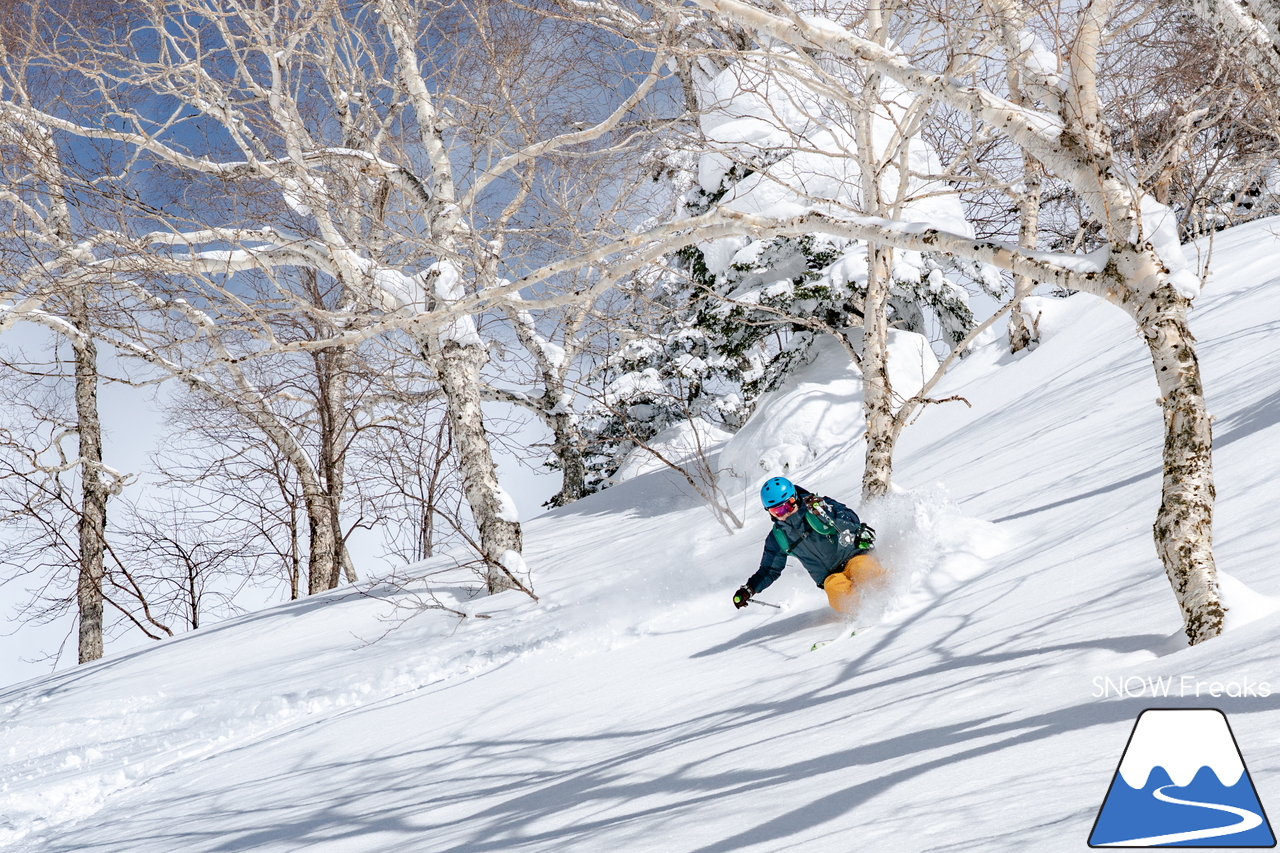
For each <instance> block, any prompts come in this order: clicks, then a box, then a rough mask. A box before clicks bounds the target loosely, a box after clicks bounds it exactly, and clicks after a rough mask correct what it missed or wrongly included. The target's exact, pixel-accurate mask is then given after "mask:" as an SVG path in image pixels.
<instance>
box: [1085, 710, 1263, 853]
mask: <svg viewBox="0 0 1280 853" xmlns="http://www.w3.org/2000/svg"><path fill="white" fill-rule="evenodd" d="M1089 846H1090V847H1275V846H1276V837H1275V835H1274V834H1273V833H1272V832H1271V824H1270V823H1269V822H1268V821H1267V815H1266V813H1265V812H1264V811H1263V810H1262V803H1261V802H1260V801H1259V800H1258V793H1257V791H1255V790H1254V787H1253V780H1252V779H1250V778H1249V771H1248V769H1247V768H1246V767H1245V766H1244V757H1243V756H1242V755H1241V754H1240V747H1239V746H1238V745H1237V744H1236V739H1235V735H1234V734H1232V732H1231V727H1230V726H1229V725H1228V724H1227V717H1226V715H1225V714H1223V713H1222V712H1221V711H1219V710H1218V709H1216V708H1149V709H1147V710H1146V711H1143V712H1142V713H1141V714H1139V715H1138V720H1137V722H1136V723H1134V724H1133V733H1132V734H1131V735H1129V743H1128V744H1127V745H1126V746H1125V748H1124V754H1123V755H1122V756H1121V758H1120V766H1119V767H1117V768H1116V772H1115V775H1114V776H1113V777H1112V779H1111V787H1110V788H1109V789H1107V798H1106V799H1105V800H1103V802H1102V808H1101V809H1100V810H1099V811H1098V818H1097V820H1095V821H1094V823H1093V832H1091V833H1090V834H1089Z"/></svg>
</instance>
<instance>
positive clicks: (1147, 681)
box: [1092, 675, 1271, 699]
mask: <svg viewBox="0 0 1280 853" xmlns="http://www.w3.org/2000/svg"><path fill="white" fill-rule="evenodd" d="M1092 695H1093V698H1095V699H1136V698H1139V697H1142V696H1147V697H1154V696H1159V697H1165V696H1179V697H1185V696H1198V697H1206V696H1207V697H1212V698H1215V699H1216V698H1219V697H1221V696H1230V697H1232V698H1240V697H1246V698H1247V697H1257V698H1264V697H1267V696H1270V695H1271V683H1270V682H1267V681H1254V680H1252V679H1251V678H1249V677H1248V676H1243V677H1240V678H1236V679H1233V680H1230V681H1225V680H1205V679H1201V678H1197V677H1196V676H1194V675H1180V676H1172V675H1170V676H1155V677H1152V676H1140V675H1129V676H1123V675H1122V676H1116V677H1112V676H1103V675H1097V676H1094V678H1093V694H1092Z"/></svg>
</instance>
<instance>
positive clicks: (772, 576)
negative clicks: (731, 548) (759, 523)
mask: <svg viewBox="0 0 1280 853" xmlns="http://www.w3.org/2000/svg"><path fill="white" fill-rule="evenodd" d="M796 494H797V495H798V496H799V498H800V506H801V511H799V512H794V513H792V514H791V517H790V518H787V519H786V520H784V521H777V520H775V521H774V523H773V529H770V531H769V535H767V536H766V537H765V539H764V555H763V556H762V557H761V558H760V569H759V570H758V571H757V572H756V573H755V574H754V575H752V576H751V577H750V579H748V580H747V587H748V588H749V589H750V590H751V593H752V594H753V595H754V594H755V593H757V592H760V591H761V590H763V589H766V588H768V586H769V584H771V583H773V582H774V581H776V580H777V579H778V575H780V574H782V570H783V569H784V568H785V567H786V565H787V554H786V553H785V552H784V551H783V549H782V547H781V545H780V544H779V542H778V537H777V535H776V534H775V533H774V532H773V531H774V530H781V531H782V532H783V533H784V534H785V535H786V537H787V543H788V544H789V545H790V548H789V549H788V550H789V551H790V553H791V556H793V557H796V558H797V559H799V560H800V563H801V565H803V566H804V567H805V570H806V571H808V572H809V577H811V578H813V582H814V583H816V584H817V585H818V586H822V582H823V581H825V580H826V579H827V576H828V575H831V574H832V573H834V572H839V571H842V570H843V569H844V564H845V563H847V562H849V558H850V557H853V556H855V555H857V554H860V553H862V552H864V551H866V550H867V549H865V548H858V547H857V545H856V544H855V540H856V539H857V532H858V527H859V526H860V523H859V521H858V515H857V513H855V512H854V511H853V510H851V509H849V508H848V507H847V506H845V505H844V504H842V503H840V502H839V501H837V500H834V499H832V498H827V497H819V496H817V495H813V494H812V493H811V492H807V491H805V490H804V489H801V488H797V489H796ZM806 506H808V509H805V507H806ZM810 514H812V515H814V516H816V518H814V519H812V520H810V519H809V518H808V517H807V516H809V515H810ZM832 525H834V527H835V531H833V532H832V533H829V534H823V533H820V532H819V531H818V529H817V528H820V527H829V526H832ZM841 533H845V534H846V535H844V536H841ZM842 539H843V540H844V543H843V544H842V543H841V540H842Z"/></svg>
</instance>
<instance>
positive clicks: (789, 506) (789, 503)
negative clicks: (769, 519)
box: [765, 495, 799, 518]
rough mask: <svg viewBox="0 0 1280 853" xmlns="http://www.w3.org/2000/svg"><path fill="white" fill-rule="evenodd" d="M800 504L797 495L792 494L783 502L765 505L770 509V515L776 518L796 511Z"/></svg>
mask: <svg viewBox="0 0 1280 853" xmlns="http://www.w3.org/2000/svg"><path fill="white" fill-rule="evenodd" d="M798 505H799V503H798V502H797V501H796V498H795V495H792V496H791V497H789V498H787V499H786V500H785V501H783V502H782V503H780V504H774V505H773V506H769V507H765V509H767V510H768V511H769V515H772V516H773V517H774V518H785V517H786V516H788V515H790V514H791V513H793V512H795V509H796V507H797V506H798Z"/></svg>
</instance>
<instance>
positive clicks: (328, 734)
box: [0, 222, 1280, 853]
mask: <svg viewBox="0 0 1280 853" xmlns="http://www.w3.org/2000/svg"><path fill="white" fill-rule="evenodd" d="M1275 231H1280V225H1277V224H1276V223H1274V222H1263V223H1257V224H1253V225H1250V226H1245V227H1241V228H1237V229H1235V230H1232V231H1229V232H1225V233H1223V234H1219V235H1218V236H1217V238H1216V240H1215V245H1214V251H1215V260H1214V264H1213V269H1214V274H1213V276H1212V278H1211V279H1210V281H1209V283H1208V284H1207V286H1206V288H1205V291H1204V294H1203V296H1202V297H1201V298H1200V299H1199V300H1198V302H1197V307H1196V310H1195V311H1194V313H1193V315H1192V327H1193V329H1194V331H1195V333H1196V335H1197V337H1198V338H1199V341H1200V357H1201V360H1202V365H1203V368H1204V372H1205V378H1206V387H1207V393H1208V395H1209V403H1210V410H1211V411H1212V412H1213V413H1214V414H1215V415H1216V416H1217V420H1216V422H1215V434H1216V453H1215V468H1216V478H1217V492H1218V498H1219V499H1218V514H1217V522H1216V526H1215V539H1216V542H1215V553H1216V555H1217V558H1218V565H1219V568H1220V569H1221V570H1222V571H1223V572H1224V573H1225V575H1226V579H1225V580H1224V589H1225V591H1226V594H1227V596H1228V604H1229V605H1231V606H1232V607H1233V610H1232V614H1231V621H1230V622H1229V629H1230V630H1229V631H1228V632H1227V633H1226V634H1225V635H1224V636H1222V637H1220V638H1218V639H1215V640H1213V641H1212V642H1209V643H1206V644H1204V645H1202V646H1200V647H1197V648H1194V649H1189V648H1186V647H1185V645H1184V644H1183V642H1182V641H1181V637H1180V619H1179V615H1178V610H1177V608H1176V606H1175V603H1174V599H1173V595H1172V593H1171V591H1170V589H1169V585H1168V583H1167V581H1166V580H1165V579H1164V576H1163V573H1162V571H1161V568H1160V565H1159V563H1158V561H1157V559H1156V557H1155V554H1154V548H1153V545H1152V541H1151V523H1152V521H1153V520H1154V516H1155V510H1156V506H1157V504H1158V501H1159V487H1160V409H1159V407H1158V406H1157V403H1156V396H1157V388H1156V384H1155V381H1154V379H1153V377H1152V375H1151V368H1150V362H1149V359H1148V356H1147V353H1146V351H1145V349H1144V347H1143V346H1142V344H1141V342H1140V341H1139V339H1138V338H1137V336H1136V335H1135V333H1134V330H1133V326H1132V323H1131V322H1130V321H1129V320H1128V318H1127V317H1126V316H1125V315H1123V314H1122V313H1121V312H1120V311H1119V310H1118V309H1116V308H1113V307H1111V306H1108V305H1105V304H1101V303H1099V302H1097V301H1096V300H1093V299H1091V298H1089V297H1085V296H1077V297H1073V298H1071V299H1068V300H1065V301H1046V303H1045V316H1044V318H1043V321H1042V328H1043V329H1044V330H1045V332H1046V336H1045V340H1044V342H1043V343H1042V345H1041V346H1040V347H1039V348H1038V349H1036V350H1035V351H1033V352H1029V353H1022V354H1019V355H1018V356H1010V355H1008V354H1007V351H1006V350H1005V349H1003V348H1002V344H1001V342H999V341H996V342H993V343H991V344H990V345H988V346H986V347H985V348H983V349H981V350H980V351H978V352H977V353H975V354H974V355H973V356H971V357H970V358H967V359H965V360H964V361H963V362H962V363H960V364H959V365H958V366H957V367H956V368H955V369H954V370H953V372H952V374H951V375H950V377H949V378H948V379H947V380H946V382H945V383H944V385H943V387H940V388H939V389H937V391H936V392H935V396H937V397H946V396H950V395H953V394H958V395H961V396H963V397H964V398H965V400H967V401H968V404H969V405H968V406H967V405H966V404H965V403H961V402H952V403H947V404H944V405H938V406H932V407H930V408H929V409H928V410H927V411H925V413H924V414H923V415H922V416H921V417H920V419H919V421H918V422H917V423H915V424H914V425H912V426H911V427H909V428H908V430H907V431H906V433H905V434H904V436H903V439H902V442H901V446H900V450H899V453H898V456H897V461H896V480H897V482H898V483H899V484H900V485H901V487H902V491H900V492H899V493H897V494H895V495H893V496H892V497H891V498H890V499H889V500H887V501H885V502H884V503H882V504H881V505H878V506H875V507H870V508H868V509H867V511H866V513H865V516H866V518H867V520H869V521H870V522H871V523H872V524H873V525H874V526H876V528H877V529H878V531H879V533H880V540H881V544H882V548H881V553H882V555H883V557H884V560H885V562H886V563H888V564H889V566H890V567H891V568H893V570H894V571H895V589H894V596H893V598H892V600H891V601H888V602H882V603H881V604H882V605H883V606H882V608H881V609H882V610H883V611H884V612H883V613H882V614H878V615H868V616H866V617H863V618H861V619H860V620H859V621H858V623H857V625H856V627H857V628H858V630H857V634H856V636H853V637H848V636H847V634H848V631H849V629H850V627H854V626H848V625H846V624H844V623H842V622H840V621H839V620H838V619H837V618H836V617H835V616H834V614H832V613H830V612H829V611H828V610H827V608H826V604H825V596H823V595H822V593H821V592H820V591H819V590H817V589H815V588H814V587H813V585H812V583H811V582H810V581H809V580H808V578H807V575H805V573H804V572H803V571H802V570H800V569H799V568H798V567H794V566H793V567H792V568H790V569H788V571H787V572H786V573H785V574H784V575H783V578H782V579H781V580H780V581H779V582H778V584H776V585H775V586H774V587H773V588H771V589H769V590H768V591H767V592H766V593H763V594H762V595H761V596H760V597H761V598H763V599H765V600H766V601H770V602H773V603H776V604H780V605H782V609H781V610H775V609H772V608H768V607H763V606H752V607H749V608H747V609H746V610H744V611H741V612H738V611H735V610H734V609H733V607H732V605H731V604H730V601H729V599H730V595H731V594H732V592H733V590H734V589H735V588H736V587H737V586H738V585H739V584H740V583H741V582H742V581H743V580H745V579H746V577H747V576H748V575H749V574H751V572H752V571H753V570H754V568H755V567H756V565H757V562H758V559H759V551H760V548H761V545H762V543H763V538H764V536H765V535H766V531H767V529H768V520H767V518H766V517H765V516H764V513H762V512H760V511H759V510H758V509H756V504H755V497H754V490H755V487H756V486H757V485H758V483H759V482H760V480H762V479H763V477H764V472H763V471H750V472H746V473H745V479H744V481H743V485H745V486H746V491H745V492H744V493H743V494H741V495H736V496H735V498H734V500H735V507H736V508H737V509H738V511H739V512H743V511H745V512H746V513H747V514H748V522H747V525H746V528H745V529H744V530H741V531H738V532H737V533H734V534H730V533H728V532H727V531H726V530H724V529H723V528H722V527H721V526H719V525H718V524H717V523H716V522H715V520H714V519H713V518H712V516H711V514H710V513H709V512H708V511H707V510H706V509H705V508H703V507H701V506H700V505H699V503H698V501H697V500H696V499H694V498H692V497H691V496H690V495H688V494H687V493H686V491H685V490H684V489H683V488H682V485H681V483H680V482H679V481H678V480H676V479H675V478H673V477H671V476H670V475H669V474H667V473H665V472H651V473H646V474H641V475H640V476H637V477H635V478H634V479H632V480H629V481H627V482H625V483H622V484H621V485H619V486H617V487H615V488H613V489H610V490H608V491H607V492H605V493H603V494H601V495H598V496H595V497H592V498H589V499H586V500H582V501H579V502H577V503H575V504H573V505H571V506H569V507H566V508H563V509H561V510H557V511H555V512H552V513H548V514H547V515H545V516H543V517H540V518H538V519H535V520H534V521H532V522H530V523H529V524H528V525H527V528H526V542H527V550H526V553H527V556H528V559H529V563H530V565H531V567H532V568H533V570H534V572H535V584H536V591H537V593H538V595H539V596H540V600H539V601H538V602H533V601H531V600H529V599H528V598H526V597H523V596H522V595H520V594H519V593H514V592H508V593H504V594H502V595H500V596H497V597H493V598H468V597H467V595H466V590H465V585H466V584H465V583H464V581H465V580H466V579H463V578H458V577H453V576H450V575H449V573H448V572H442V573H440V574H438V575H436V576H434V577H433V578H432V579H431V585H432V588H433V590H434V592H435V594H436V595H437V597H438V598H439V600H440V601H441V602H442V603H445V604H448V605H450V606H452V607H456V608H459V609H462V610H464V611H466V612H469V613H472V614H477V615H481V614H482V615H487V616H489V617H490V618H488V619H465V620H460V619H458V618H457V617H455V616H451V615H448V614H447V613H445V612H443V611H440V610H426V611H422V612H418V611H416V610H414V609H413V607H414V604H415V602H416V601H419V600H420V598H419V597H417V596H416V595H415V594H414V590H413V589H410V590H393V589H381V588H375V589H373V590H367V591H364V592H361V593H356V592H352V591H351V590H345V591H337V592H335V593H334V594H332V595H329V596H326V597H319V598H313V599H308V600H305V601H300V602H295V603H292V604H289V605H284V606H281V607H276V608H274V609H271V610H267V611H264V612H261V613H257V614H254V615H252V616H248V617H244V618H241V619H238V620H235V621H232V622H227V623H223V624H220V625H216V626H214V627H210V628H204V629H201V630H200V631H198V632H195V633H192V634H188V635H185V636H181V637H178V638H175V639H172V640H167V641H165V642H163V643H159V644H156V645H154V646H151V647H148V648H146V649H143V650H139V651H135V652H130V653H126V654H119V655H115V656H112V657H109V658H106V659H104V660H102V661H100V662H98V663H95V664H93V665H90V666H84V667H77V668H76V669H74V670H70V671H67V672H64V673H58V674H55V675H52V676H49V677H46V678H43V679H39V680H35V681H30V682H27V683H25V684H21V685H17V686H13V687H10V688H8V689H5V690H3V691H0V757H2V761H0V848H3V849H5V850H13V851H103V853H105V851H121V853H124V851H128V852H129V853H149V852H150V851H155V853H170V851H238V850H255V851H284V850H295V849H307V850H317V851H341V853H354V852H355V851H383V850H385V851H392V850H394V851H433V853H436V852H437V851H441V852H442V851H459V853H460V851H467V853H478V851H489V850H503V851H506V850H512V851H516V850H518V851H563V850H578V851H603V850H619V851H697V852H698V853H718V851H725V853H728V851H739V850H749V851H782V850H805V851H833V853H834V852H835V851H841V853H843V852H844V851H849V850H867V851H870V850H885V851H925V850H982V851H987V850H992V851H999V850H1008V851H1029V850H1033V851H1059V850H1071V851H1078V850H1084V849H1086V840H1087V838H1088V836H1089V832H1090V829H1091V827H1092V824H1093V820H1094V817H1095V815H1096V814H1097V811H1098V808H1099V806H1100V805H1101V803H1102V800H1103V798H1104V796H1105V794H1106V792H1107V787H1108V785H1109V784H1110V781H1111V777H1112V774H1113V773H1114V771H1115V769H1116V766H1117V763H1118V761H1119V759H1120V755H1121V751H1122V750H1123V748H1124V745H1125V742H1126V739H1127V738H1128V736H1129V733H1130V731H1131V729H1132V727H1133V724H1134V721H1135V719H1136V718H1137V716H1138V713H1139V712H1140V711H1141V710H1142V709H1144V708H1147V707H1215V708H1220V709H1222V710H1224V711H1225V712H1226V713H1227V715H1228V717H1229V719H1230V723H1231V726H1232V729H1233V731H1234V733H1235V736H1236V738H1237V740H1238V742H1239V745H1240V748H1241V750H1242V753H1243V755H1244V759H1245V761H1246V763H1247V766H1248V769H1249V771H1250V774H1251V777H1252V780H1253V782H1254V784H1255V786H1256V788H1257V791H1258V794H1259V796H1260V798H1261V801H1262V803H1263V805H1264V807H1265V806H1268V805H1270V806H1271V807H1272V809H1273V812H1275V813H1280V666H1278V664H1280V643H1278V642H1277V640H1278V639H1280V615H1275V612H1274V611H1275V608H1276V604H1277V600H1275V599H1273V598H1272V596H1276V595H1280V579H1277V578H1276V575H1275V571H1274V566H1275V564H1276V558H1275V554H1276V552H1277V550H1280V528H1278V527H1277V525H1276V523H1275V519H1274V513H1275V511H1276V509H1277V508H1278V507H1280V501H1278V500H1277V498H1278V497H1280V456H1278V451H1277V446H1278V445H1280V428H1278V427H1280V378H1277V377H1280V348H1278V347H1277V346H1276V345H1275V340H1276V337H1275V336H1276V332H1277V327H1278V326H1280V287H1278V286H1277V285H1280V282H1277V281H1275V279H1276V278H1278V277H1280V268H1278V267H1277V265H1276V264H1275V263H1274V261H1273V260H1271V256H1272V255H1274V254H1275V253H1276V252H1277V251H1280V240H1278V239H1277V238H1276V236H1275V234H1274V233H1273V232H1275ZM839 358H842V356H840V355H839V351H838V350H837V349H834V348H832V349H830V350H827V351H826V354H825V355H824V358H823V360H822V361H820V362H819V363H816V364H814V365H812V366H811V368H810V371H811V372H810V373H809V374H808V376H807V378H808V379H812V380H814V381H812V382H809V381H806V376H801V377H797V378H796V380H795V381H794V382H792V383H790V384H789V385H788V386H787V388H786V389H783V391H782V392H781V393H780V394H779V395H777V396H776V397H775V398H774V399H773V400H771V401H768V403H767V405H765V406H764V407H762V410H761V412H762V414H761V417H765V418H770V419H772V420H771V421H770V422H769V423H768V424H767V426H768V428H767V429H761V428H760V427H761V424H756V425H755V426H754V428H751V429H749V430H744V431H743V433H741V434H740V436H739V437H737V438H735V439H733V440H732V441H731V442H730V443H729V445H728V446H727V447H725V448H724V450H723V451H722V452H723V453H724V454H725V458H733V459H735V460H737V463H738V464H746V463H744V462H743V460H747V462H749V461H750V458H751V457H752V456H753V455H756V456H759V455H760V454H762V453H767V452H768V451H769V449H770V447H771V446H773V447H774V448H775V449H776V447H778V446H780V445H779V444H778V442H789V444H788V448H789V449H787V450H786V452H781V451H779V452H778V453H776V454H775V455H774V456H772V457H770V458H771V460H772V461H773V462H774V463H775V464H781V462H783V461H786V462H787V463H789V464H790V465H792V468H791V469H790V471H791V475H792V476H793V478H794V479H796V480H797V481H798V482H799V483H801V484H802V485H804V486H806V487H808V488H810V489H813V490H816V491H820V492H824V493H826V494H830V495H833V496H835V497H838V498H842V499H846V500H848V501H850V502H853V501H856V497H857V494H858V485H859V479H860V474H861V459H862V446H861V444H860V443H857V442H856V441H855V442H853V443H848V442H844V443H841V442H833V441H831V440H830V439H831V437H832V436H834V435H838V434H840V432H841V430H847V429H848V424H849V423H850V422H852V421H856V407H857V406H858V405H859V400H858V399H857V392H856V386H857V383H856V382H849V381H847V379H848V376H847V375H844V374H848V373H849V368H847V367H844V366H843V363H842V362H839V361H836V359H839ZM823 388H826V389H827V390H828V392H829V393H825V394H824V393H822V389H823ZM970 406H971V407H970ZM815 407H816V408H815ZM792 419H796V420H794V421H792ZM801 421H803V422H806V423H811V424H813V426H812V427H811V429H810V432H811V434H812V435H813V436H815V437H816V438H815V440H813V441H812V442H809V443H805V442H803V441H799V443H797V441H798V440H797V439H796V438H795V430H788V422H792V423H793V424H794V423H795V422H801ZM770 436H773V437H774V439H775V440H774V444H773V445H770V440H769V437H770ZM748 442H753V443H754V444H752V445H751V446H750V447H748V446H747V443H748ZM740 488H741V486H740ZM1246 617H1248V618H1252V620H1253V621H1247V618H1246ZM837 637H839V638H840V639H838V640H837V641H836V642H833V643H831V644H829V645H827V646H825V647H823V648H820V649H818V650H817V651H812V652H811V651H809V649H810V646H812V645H813V644H814V643H815V642H816V641H819V640H830V639H833V638H837ZM1155 678H1166V679H1167V678H1172V679H1173V681H1172V682H1170V681H1166V682H1165V684H1166V685H1170V690H1169V693H1170V695H1169V696H1167V697H1164V696H1161V697H1159V698H1157V699H1153V698H1152V697H1151V696H1150V694H1149V692H1148V691H1147V689H1146V687H1145V686H1144V687H1143V689H1142V692H1143V693H1145V694H1146V695H1126V696H1120V697H1117V696H1116V694H1115V691H1114V689H1113V685H1115V684H1117V683H1119V684H1127V686H1128V687H1129V690H1130V693H1134V694H1136V693H1137V692H1138V687H1137V684H1138V679H1155ZM1126 679H1128V680H1127V681H1126ZM1215 681H1216V682H1221V683H1222V684H1221V685H1220V690H1222V691H1228V692H1233V693H1239V692H1241V690H1242V689H1244V688H1246V687H1247V689H1248V690H1249V691H1250V692H1252V693H1254V694H1257V695H1247V696H1234V695H1233V696H1228V695H1225V693H1224V695H1221V696H1218V697H1211V696H1210V695H1209V692H1208V691H1209V690H1210V689H1211V688H1212V685H1211V682H1215ZM1145 683H1146V682H1144V684H1145ZM1263 683H1266V684H1267V685H1268V687H1267V688H1266V690H1265V691H1263V690H1260V689H1259V687H1260V685H1261V684H1263ZM1197 685H1199V688H1200V691H1201V692H1200V695H1199V696H1196V695H1195V694H1194V691H1195V689H1196V686H1197ZM1233 685H1234V688H1233ZM1108 688H1112V689H1110V691H1109V692H1110V695H1100V694H1102V693H1104V692H1106V691H1107V690H1108ZM1263 692H1266V693H1267V694H1268V695H1261V694H1262V693H1263ZM1180 693H1185V695H1179V694H1180Z"/></svg>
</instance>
